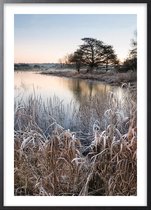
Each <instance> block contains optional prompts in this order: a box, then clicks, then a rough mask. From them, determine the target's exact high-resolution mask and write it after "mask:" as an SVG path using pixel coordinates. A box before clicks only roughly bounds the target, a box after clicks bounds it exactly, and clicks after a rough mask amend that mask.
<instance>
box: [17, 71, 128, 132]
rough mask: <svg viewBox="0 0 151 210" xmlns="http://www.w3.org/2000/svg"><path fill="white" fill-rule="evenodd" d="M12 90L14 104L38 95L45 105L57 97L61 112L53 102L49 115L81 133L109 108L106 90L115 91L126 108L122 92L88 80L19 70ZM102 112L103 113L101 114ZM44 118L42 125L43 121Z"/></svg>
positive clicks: (118, 88) (66, 126)
mask: <svg viewBox="0 0 151 210" xmlns="http://www.w3.org/2000/svg"><path fill="white" fill-rule="evenodd" d="M14 89H15V102H16V101H20V100H22V101H24V102H26V100H28V99H29V96H31V95H33V96H36V97H39V96H40V97H41V99H42V102H48V101H49V99H50V98H51V99H53V98H57V99H58V101H61V105H62V107H63V111H62V113H63V114H60V109H58V110H57V106H56V105H55V103H54V105H52V108H51V110H52V109H53V111H51V110H50V111H51V115H53V116H55V119H57V122H59V123H61V125H62V126H63V127H65V128H69V127H72V128H75V129H76V127H77V126H79V127H82V126H83V130H84V129H85V127H87V126H88V123H89V122H90V127H92V124H93V123H94V121H95V119H99V120H100V119H101V116H102V115H103V113H104V112H105V111H106V110H107V109H108V108H110V105H109V94H108V93H109V91H112V92H114V93H115V94H116V95H117V98H118V100H119V101H122V103H124V106H125V102H124V101H123V96H124V94H125V91H124V90H123V89H121V88H120V87H113V86H110V85H107V84H103V83H101V82H96V81H91V80H81V79H70V78H64V77H56V76H50V75H42V74H38V73H35V72H21V71H19V72H15V81H14ZM96 95H97V96H99V104H98V103H96V101H95V100H94V98H95V96H96ZM71 103H72V104H73V103H74V106H73V107H74V108H72V106H69V104H71ZM46 104H47V103H46ZM52 104H53V103H52ZM96 104H97V105H96ZM48 106H49V105H48ZM49 107H50V106H49ZM75 107H76V109H77V110H78V113H79V114H78V118H75V119H73V115H74V112H76V110H75ZM122 109H123V111H124V110H125V109H124V108H122ZM100 110H101V111H100ZM98 112H99V113H98ZM101 112H102V114H100V113H101ZM61 115H62V116H61ZM45 119H46V118H44V119H43V120H42V122H45V121H46V120H45ZM73 121H74V122H73ZM41 126H43V125H41Z"/></svg>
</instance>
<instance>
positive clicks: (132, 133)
mask: <svg viewBox="0 0 151 210" xmlns="http://www.w3.org/2000/svg"><path fill="white" fill-rule="evenodd" d="M127 91H128V92H127V94H125V99H123V100H124V104H125V103H127V106H126V107H127V108H125V110H124V112H121V110H122V109H123V107H124V105H123V103H122V101H120V102H119V101H118V99H117V97H116V95H115V94H114V93H109V97H108V98H109V101H110V103H109V107H107V109H106V110H105V108H104V109H103V108H102V107H101V108H100V101H99V97H98V96H95V97H93V100H92V99H89V100H85V101H83V104H82V105H81V106H78V108H77V107H76V104H74V103H71V104H70V105H69V107H68V108H71V110H72V114H70V115H69V114H68V112H67V110H66V109H65V107H64V105H63V103H62V102H61V101H59V100H58V99H57V98H54V99H50V100H49V101H47V104H46V103H43V101H42V99H41V98H40V97H33V96H31V97H29V98H28V100H27V101H26V102H25V101H23V100H21V101H16V103H15V116H14V120H15V127H14V129H15V130H14V183H15V185H14V194H15V195H35V196H36V195H38V196H63V195H65V196H87V195H101V196H115V195H123V196H127V195H136V194H137V127H136V101H135V100H133V97H132V95H131V94H130V92H129V90H127ZM92 103H93V109H91V110H90V108H92V107H91V106H90V104H92ZM102 112H104V113H102ZM65 121H68V123H67V122H65ZM69 122H70V123H69ZM64 125H65V126H64Z"/></svg>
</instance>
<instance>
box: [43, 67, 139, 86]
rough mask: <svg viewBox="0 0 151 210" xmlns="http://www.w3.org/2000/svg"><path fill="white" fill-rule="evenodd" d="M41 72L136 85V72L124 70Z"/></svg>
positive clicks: (108, 82)
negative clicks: (116, 71)
mask: <svg viewBox="0 0 151 210" xmlns="http://www.w3.org/2000/svg"><path fill="white" fill-rule="evenodd" d="M41 74H45V75H53V76H58V77H67V78H73V79H86V80H96V81H100V82H105V83H107V84H110V85H115V86H121V85H122V84H123V83H130V84H131V86H133V87H136V80H137V73H136V72H126V73H115V72H106V73H104V72H101V73H100V72H97V71H94V72H93V73H86V71H81V72H80V73H78V72H77V71H75V70H68V69H64V70H62V69H59V70H48V71H42V72H41Z"/></svg>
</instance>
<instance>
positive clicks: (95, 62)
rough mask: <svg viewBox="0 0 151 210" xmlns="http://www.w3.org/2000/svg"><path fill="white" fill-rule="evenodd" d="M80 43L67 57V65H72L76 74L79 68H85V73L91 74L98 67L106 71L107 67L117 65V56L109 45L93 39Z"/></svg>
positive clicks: (84, 39)
mask: <svg viewBox="0 0 151 210" xmlns="http://www.w3.org/2000/svg"><path fill="white" fill-rule="evenodd" d="M82 41H83V42H84V43H83V44H82V45H80V47H79V48H78V49H77V50H76V51H75V52H74V53H73V54H71V55H69V63H72V64H73V63H74V64H75V66H76V69H77V71H78V72H79V71H80V68H81V66H86V67H87V72H92V71H93V70H94V68H97V67H99V66H103V67H104V68H105V69H106V71H107V70H108V68H109V66H114V65H117V64H118V59H117V55H116V54H115V51H114V49H113V47H112V46H111V45H107V44H104V43H103V42H102V41H100V40H97V39H93V38H83V39H82Z"/></svg>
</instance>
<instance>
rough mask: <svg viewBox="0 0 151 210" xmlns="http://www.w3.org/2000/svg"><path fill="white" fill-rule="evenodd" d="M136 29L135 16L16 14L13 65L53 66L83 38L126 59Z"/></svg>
mask: <svg viewBox="0 0 151 210" xmlns="http://www.w3.org/2000/svg"><path fill="white" fill-rule="evenodd" d="M136 29H137V16H136V15H135V14H134V15H131V14H127V15H125V14H121V15H119V14H117V15H108V14H106V15H100V14H98V15H97V14H95V15H92V14H88V15H85V14H84V15H79V14H78V15H67V14H60V15H59V14H56V15H54V14H49V15H46V14H43V15H35V14H33V15H31V14H26V15H23V14H17V15H15V16H14V36H15V37H14V38H15V49H14V50H15V63H53V62H54V63H55V62H58V61H59V59H60V58H63V57H64V56H65V55H66V54H70V53H72V52H74V51H75V50H76V49H77V48H78V46H79V45H80V44H82V41H81V39H82V38H84V37H92V38H96V39H99V40H101V41H103V42H104V43H106V44H110V45H112V46H113V47H114V49H115V52H116V54H117V55H118V58H119V59H120V60H124V58H126V57H127V55H128V52H129V49H130V47H131V46H130V42H131V39H132V38H133V37H134V31H136Z"/></svg>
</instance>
